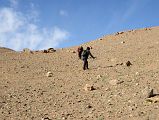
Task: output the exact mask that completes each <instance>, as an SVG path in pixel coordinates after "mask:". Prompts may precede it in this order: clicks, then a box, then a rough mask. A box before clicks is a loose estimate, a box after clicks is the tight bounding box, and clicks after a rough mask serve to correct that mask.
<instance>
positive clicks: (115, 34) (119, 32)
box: [115, 32, 124, 35]
mask: <svg viewBox="0 0 159 120" xmlns="http://www.w3.org/2000/svg"><path fill="white" fill-rule="evenodd" d="M123 33H124V32H117V33H116V34H115V35H119V34H123Z"/></svg>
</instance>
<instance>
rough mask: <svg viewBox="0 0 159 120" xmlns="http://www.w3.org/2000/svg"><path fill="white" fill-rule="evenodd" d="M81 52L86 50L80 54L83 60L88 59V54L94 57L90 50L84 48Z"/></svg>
mask: <svg viewBox="0 0 159 120" xmlns="http://www.w3.org/2000/svg"><path fill="white" fill-rule="evenodd" d="M83 52H86V53H84V55H82V58H83V60H84V59H88V57H89V55H90V56H91V57H92V58H94V57H93V55H92V54H91V52H90V50H84V51H83Z"/></svg>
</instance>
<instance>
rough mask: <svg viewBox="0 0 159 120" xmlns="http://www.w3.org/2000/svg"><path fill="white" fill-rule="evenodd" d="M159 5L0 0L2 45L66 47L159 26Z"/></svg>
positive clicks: (117, 0) (128, 0)
mask: <svg viewBox="0 0 159 120" xmlns="http://www.w3.org/2000/svg"><path fill="white" fill-rule="evenodd" d="M158 6H159V0H0V46H3V47H8V48H12V49H14V50H22V49H23V48H30V49H33V50H37V49H47V48H49V47H55V48H63V47H70V46H75V45H80V44H82V43H85V42H89V41H91V40H95V39H97V38H99V37H102V36H103V35H107V34H112V33H115V32H118V31H125V30H131V29H137V28H144V27H151V26H158V25H159V14H158V11H159V7H158Z"/></svg>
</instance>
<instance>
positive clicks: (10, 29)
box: [0, 6, 69, 50]
mask: <svg viewBox="0 0 159 120" xmlns="http://www.w3.org/2000/svg"><path fill="white" fill-rule="evenodd" d="M32 7H33V6H32ZM37 13H38V12H36V10H35V9H33V13H32V12H29V14H28V15H25V14H23V13H21V12H18V11H17V10H15V9H14V8H11V7H4V8H1V9H0V28H1V29H0V46H3V47H8V48H12V49H14V50H22V49H23V48H30V49H34V50H35V49H47V48H49V47H59V44H60V43H62V42H64V41H65V40H66V39H68V37H69V33H68V32H67V31H66V30H63V29H61V28H59V27H57V26H56V27H52V28H50V29H48V28H39V26H37V25H36V24H35V23H36V19H38V18H37V16H36V17H35V14H36V15H37ZM28 16H30V18H28Z"/></svg>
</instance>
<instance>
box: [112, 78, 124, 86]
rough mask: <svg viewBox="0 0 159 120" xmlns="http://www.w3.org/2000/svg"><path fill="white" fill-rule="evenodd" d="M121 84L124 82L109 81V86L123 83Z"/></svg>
mask: <svg viewBox="0 0 159 120" xmlns="http://www.w3.org/2000/svg"><path fill="white" fill-rule="evenodd" d="M123 82H124V81H120V80H116V79H114V80H111V81H109V84H111V85H117V84H121V83H123Z"/></svg>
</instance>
